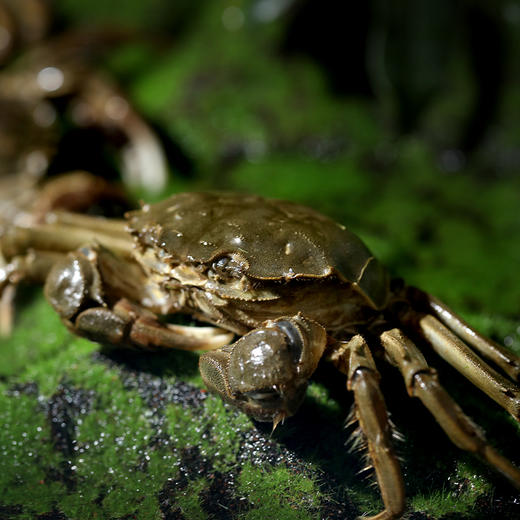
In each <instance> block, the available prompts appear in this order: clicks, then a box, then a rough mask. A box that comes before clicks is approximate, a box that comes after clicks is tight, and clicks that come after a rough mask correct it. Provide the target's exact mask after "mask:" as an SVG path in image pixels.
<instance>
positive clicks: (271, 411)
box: [199, 314, 326, 430]
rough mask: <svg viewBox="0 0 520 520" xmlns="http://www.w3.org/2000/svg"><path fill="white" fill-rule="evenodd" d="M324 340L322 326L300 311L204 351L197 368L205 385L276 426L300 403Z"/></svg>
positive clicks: (246, 411) (318, 358)
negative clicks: (228, 343)
mask: <svg viewBox="0 0 520 520" xmlns="http://www.w3.org/2000/svg"><path fill="white" fill-rule="evenodd" d="M325 344H326V333H325V330H324V329H323V327H322V326H321V325H319V324H318V323H316V322H314V321H312V320H310V319H308V318H306V317H304V316H302V315H301V314H298V315H296V316H292V317H283V318H280V319H277V320H273V321H268V322H266V323H265V324H264V326H263V327H259V328H257V329H254V330H252V331H251V332H249V333H248V334H246V335H245V336H243V337H242V338H240V339H239V340H238V341H236V342H235V343H233V344H232V345H228V346H226V347H223V348H221V349H219V350H216V351H212V352H207V353H205V354H203V355H202V356H201V358H200V361H199V368H200V372H201V375H202V378H203V379H204V382H205V383H206V385H207V386H208V388H209V390H211V391H213V392H215V393H217V394H219V395H220V396H221V397H222V398H223V399H224V401H226V402H228V403H231V404H233V405H235V406H237V407H238V408H240V409H241V410H243V411H244V412H245V413H247V414H248V415H250V416H252V417H253V418H254V419H256V420H258V421H273V430H274V428H276V426H277V425H278V424H279V423H280V422H281V421H283V419H284V418H285V417H289V416H291V415H293V414H294V413H295V412H296V410H297V409H298V407H299V406H300V404H301V402H302V400H303V398H304V395H305V390H306V389H307V382H308V379H309V378H310V376H311V375H312V373H313V372H314V370H315V369H316V367H317V365H318V362H319V360H320V358H321V356H322V354H323V351H324V349H325Z"/></svg>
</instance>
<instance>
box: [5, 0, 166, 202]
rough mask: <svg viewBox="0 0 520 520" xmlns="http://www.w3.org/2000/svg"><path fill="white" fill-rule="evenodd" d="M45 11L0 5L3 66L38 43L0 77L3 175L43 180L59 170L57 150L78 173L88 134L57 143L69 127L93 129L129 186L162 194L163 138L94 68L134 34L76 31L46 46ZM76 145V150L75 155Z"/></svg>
mask: <svg viewBox="0 0 520 520" xmlns="http://www.w3.org/2000/svg"><path fill="white" fill-rule="evenodd" d="M44 8H45V9H46V10H47V9H48V6H46V3H45V2H42V0H23V1H18V0H16V1H15V0H0V63H2V61H3V60H4V58H5V59H7V58H8V57H9V56H10V54H11V52H10V51H11V44H12V43H19V44H24V43H25V44H28V43H33V45H32V46H31V47H29V48H28V49H25V52H23V54H22V55H21V56H20V57H19V58H18V59H17V60H16V61H15V62H14V63H10V64H8V65H7V66H6V67H4V68H2V70H1V72H0V93H1V94H0V111H1V113H2V115H3V116H4V117H3V118H2V122H1V124H0V175H1V176H4V175H26V176H28V177H35V178H38V179H39V178H40V177H42V176H43V175H45V174H46V173H47V170H48V169H49V167H50V166H51V167H54V168H58V170H59V168H60V166H59V165H58V166H56V162H58V163H59V160H57V159H56V156H57V155H58V152H60V153H61V154H62V157H61V160H62V162H63V158H64V157H65V155H66V154H69V156H70V157H67V159H66V161H68V162H71V163H72V168H75V167H77V166H78V165H77V161H78V158H77V157H76V156H77V155H78V152H79V154H81V153H83V150H84V149H85V141H86V138H85V132H83V133H81V134H80V136H79V137H77V138H76V140H77V141H80V138H81V142H78V143H77V144H76V143H75V142H74V141H73V140H72V139H71V138H70V135H71V133H70V132H69V134H68V136H67V137H68V141H65V140H64V143H65V144H63V143H61V146H60V142H59V141H60V137H62V136H61V134H62V133H63V132H62V130H63V129H64V128H67V127H71V128H76V129H88V130H92V129H94V130H96V131H97V132H99V133H101V134H103V135H104V136H105V137H107V138H108V139H106V143H109V144H111V145H112V147H113V149H114V151H116V152H117V156H118V159H119V161H118V162H119V163H120V168H119V169H120V170H121V174H122V177H123V180H124V183H125V184H127V185H128V186H134V187H140V188H143V189H144V190H146V191H148V192H149V193H157V192H159V191H160V190H162V189H164V186H165V184H166V180H167V176H168V166H167V162H166V154H165V151H164V150H163V147H162V143H161V141H160V139H159V137H158V136H157V135H156V133H155V131H154V130H153V129H152V127H151V126H150V125H149V124H148V123H147V122H146V121H145V120H144V119H143V118H142V117H141V116H140V115H139V113H138V112H137V111H136V110H135V109H134V107H133V106H132V105H131V103H130V100H129V99H128V98H127V97H126V96H125V95H124V94H123V92H122V91H121V89H120V88H119V87H118V86H117V85H116V84H115V83H114V81H112V79H111V78H109V77H107V75H106V74H103V73H102V72H100V70H99V67H97V66H96V65H97V62H98V61H99V60H98V59H97V58H98V57H99V54H100V51H102V50H104V49H105V48H106V47H109V46H113V45H114V44H115V43H120V42H121V41H125V40H128V39H129V36H130V35H129V34H128V33H127V32H125V31H122V30H121V31H117V30H108V29H97V30H75V31H70V32H65V33H62V34H59V35H57V36H53V37H50V38H47V39H44V40H43V39H42V38H43V36H44V35H45V32H46V27H47V25H48V20H47V18H49V17H50V13H47V16H46V17H43V12H42V10H43V9H44ZM11 15H12V16H11ZM15 15H16V16H15ZM11 18H13V20H11ZM37 22H39V23H40V25H41V26H39V25H38V26H37ZM17 32H19V33H20V34H19V35H18V36H19V37H18V38H16V34H17ZM26 33H27V34H26ZM24 35H25V36H24ZM22 36H24V37H22ZM4 40H5V42H4V43H5V45H4V46H2V43H3V41H4ZM16 40H19V41H16ZM2 50H4V51H5V52H4V54H5V56H3V54H2ZM76 133H78V132H76ZM71 142H72V144H71ZM106 143H104V146H106ZM73 145H74V146H75V147H76V148H77V149H76V148H75V149H74V150H72V151H71V149H72V148H73V147H74V146H73ZM103 150H105V148H103ZM83 160H86V161H87V162H88V161H91V160H92V159H91V156H88V157H86V159H85V158H84V159H83ZM53 161H54V162H53ZM80 166H81V165H80ZM69 167H70V166H69ZM51 169H52V168H51ZM99 169H103V170H106V167H104V168H99ZM96 173H97V172H96ZM102 173H103V174H105V173H106V172H105V171H103V172H102Z"/></svg>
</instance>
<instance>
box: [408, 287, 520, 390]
mask: <svg viewBox="0 0 520 520" xmlns="http://www.w3.org/2000/svg"><path fill="white" fill-rule="evenodd" d="M409 293H410V294H411V297H412V299H413V300H417V301H420V302H421V303H422V304H423V305H424V304H425V305H426V306H427V309H428V311H429V312H430V313H431V314H433V315H434V316H435V317H436V318H438V319H439V320H440V321H441V322H442V323H444V325H446V327H448V328H449V329H450V330H452V331H453V332H454V333H455V334H457V336H459V337H460V338H461V339H462V340H464V341H465V342H466V343H468V344H469V345H471V346H472V347H473V348H475V349H476V350H478V352H480V354H482V355H483V356H484V357H486V358H487V359H489V360H490V361H493V362H494V363H496V364H497V365H498V366H499V367H500V368H501V369H502V370H503V371H504V372H505V373H506V374H508V375H509V376H510V377H511V378H512V379H513V380H514V381H520V357H519V356H517V355H515V354H514V353H513V352H511V351H509V350H507V349H506V348H504V347H502V345H499V344H497V343H495V342H494V341H492V340H490V339H489V338H486V337H485V336H483V335H482V334H479V332H477V331H476V330H475V329H473V328H472V327H471V326H470V325H468V323H466V322H465V321H464V320H463V319H462V318H461V317H460V316H457V314H455V313H454V312H453V311H452V310H451V309H450V308H449V307H448V306H447V305H445V304H444V303H443V302H441V301H440V300H438V299H437V298H435V297H434V296H432V295H431V294H428V293H425V292H423V291H420V290H419V289H415V288H410V289H409Z"/></svg>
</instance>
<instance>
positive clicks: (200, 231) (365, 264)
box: [129, 193, 389, 334]
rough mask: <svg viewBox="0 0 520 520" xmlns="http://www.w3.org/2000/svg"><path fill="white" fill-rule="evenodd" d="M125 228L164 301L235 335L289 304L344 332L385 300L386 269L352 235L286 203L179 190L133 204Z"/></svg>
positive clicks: (295, 310)
mask: <svg viewBox="0 0 520 520" xmlns="http://www.w3.org/2000/svg"><path fill="white" fill-rule="evenodd" d="M129 227H130V231H131V233H132V234H133V235H134V237H135V239H136V243H137V251H136V253H135V257H136V259H137V260H138V261H139V262H140V263H141V265H143V266H144V268H145V269H146V270H147V272H148V276H149V280H151V279H154V280H156V285H157V289H158V292H160V293H161V294H162V299H163V300H164V301H168V300H170V301H173V303H172V306H173V307H175V306H176V305H178V302H179V301H183V302H185V303H184V305H183V309H182V310H183V311H187V312H190V313H192V314H195V315H196V316H197V317H198V318H200V319H203V320H205V321H210V322H212V323H215V324H218V325H220V326H224V327H225V328H227V329H229V330H233V331H235V332H237V333H239V334H244V333H245V332H247V331H248V330H250V329H252V328H254V327H257V326H259V325H260V324H261V323H262V322H264V321H265V320H266V319H275V318H277V317H279V316H284V315H287V314H289V315H293V314H297V313H298V312H302V313H304V314H305V315H306V316H309V317H311V318H313V319H315V320H316V321H318V322H319V323H320V324H321V325H323V327H324V328H325V329H327V330H328V331H331V332H333V331H343V330H345V329H346V328H347V327H352V326H355V324H357V323H361V322H364V321H366V320H367V319H368V318H369V317H371V316H372V315H373V314H374V311H375V310H378V309H381V308H383V307H384V306H385V305H386V304H387V302H388V299H389V286H388V285H389V284H388V275H387V273H386V271H385V270H384V268H383V267H382V265H381V264H380V262H379V261H378V260H377V259H375V258H374V257H373V256H372V255H371V254H370V252H369V251H368V249H367V248H366V246H365V245H364V244H363V243H362V242H361V240H359V238H358V237H357V236H356V235H354V234H353V233H351V232H349V231H348V230H347V229H346V228H345V227H344V226H341V225H340V224H337V223H336V222H334V221H333V220H331V219H329V218H327V217H325V216H323V215H321V214H320V213H318V212H316V211H313V210H311V209H310V208H307V207H304V206H301V205H298V204H294V203H291V202H280V201H273V200H267V199H263V198H261V197H258V196H251V195H248V196H243V195H238V194H232V193H183V194H179V195H174V196H173V197H170V198H169V199H167V200H165V201H163V202H161V203H159V204H156V205H154V206H144V207H143V209H142V210H140V211H137V212H132V213H131V214H130V215H129ZM179 293H181V294H182V296H180V297H179Z"/></svg>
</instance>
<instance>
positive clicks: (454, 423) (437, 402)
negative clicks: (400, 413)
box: [381, 329, 520, 488]
mask: <svg viewBox="0 0 520 520" xmlns="http://www.w3.org/2000/svg"><path fill="white" fill-rule="evenodd" d="M381 343H382V345H383V347H384V349H385V351H386V353H387V354H388V357H389V359H390V361H391V362H392V364H394V365H395V366H397V367H398V368H399V370H400V371H401V373H402V375H403V378H404V380H405V384H406V389H407V390H408V394H409V395H410V396H412V397H418V398H419V399H420V400H421V401H422V402H423V404H424V405H425V406H426V408H428V410H429V411H430V413H431V414H432V415H433V416H434V417H435V419H436V420H437V422H438V423H439V425H440V426H441V428H442V429H443V430H444V431H445V432H446V434H447V435H448V437H449V438H450V439H451V441H452V442H453V443H454V444H455V445H456V446H458V447H459V448H461V449H463V450H467V451H470V452H472V453H475V454H477V455H480V456H481V457H482V458H483V459H484V460H485V461H486V462H488V463H489V464H490V465H491V466H493V467H494V468H496V469H497V470H498V471H499V472H500V473H502V474H503V475H504V476H505V477H507V478H508V479H509V480H510V481H511V482H512V483H513V484H514V485H515V486H516V487H517V488H520V470H519V469H518V468H516V467H515V466H513V465H512V464H511V463H510V462H509V461H508V460H507V459H506V458H505V457H503V456H502V455H500V454H499V453H498V452H497V451H495V450H494V449H493V448H492V447H491V446H490V445H489V444H488V443H487V441H486V438H485V436H484V433H483V432H482V431H481V430H480V428H478V427H477V426H476V425H475V424H474V423H473V421H472V420H471V419H470V418H469V417H468V416H467V415H465V414H464V412H463V411H462V410H461V409H460V407H459V406H458V405H457V403H456V402H455V401H454V400H453V399H452V398H451V397H450V395H449V394H448V393H447V392H446V390H444V388H443V387H442V386H441V385H440V383H439V381H438V378H437V373H436V371H435V370H434V369H432V368H431V367H430V366H429V365H428V364H427V363H426V360H425V359H424V357H423V355H422V354H421V352H420V351H419V349H418V348H417V347H416V346H415V344H414V343H413V342H412V341H410V340H409V339H408V338H407V337H405V336H404V334H403V333H402V332H401V331H400V330H399V329H392V330H389V331H385V332H383V333H382V334H381Z"/></svg>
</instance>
